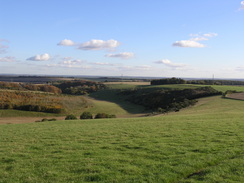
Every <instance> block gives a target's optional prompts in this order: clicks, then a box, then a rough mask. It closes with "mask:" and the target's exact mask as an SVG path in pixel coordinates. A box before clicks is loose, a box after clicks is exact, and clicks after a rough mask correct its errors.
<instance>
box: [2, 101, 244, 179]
mask: <svg viewBox="0 0 244 183" xmlns="http://www.w3.org/2000/svg"><path fill="white" fill-rule="evenodd" d="M212 101H214V102H212ZM225 101H227V102H228V103H227V104H226V105H225ZM216 103H218V104H216ZM232 106H236V108H232ZM216 107H218V108H217V109H215V110H214V111H213V110H211V109H213V108H216ZM243 107H244V103H243V102H242V101H235V100H225V99H221V98H220V97H210V98H205V99H203V101H200V103H199V105H197V106H194V107H191V108H189V109H185V110H183V111H182V112H179V113H174V115H165V116H160V117H148V118H134V119H109V120H107V119H106V120H103V119H102V120H86V121H59V122H46V123H33V124H21V125H1V126H0V139H1V141H0V182H7V183H13V182H25V183H26V182H30V183H31V182H77V183H78V182H160V183H161V182H182V183H183V182H187V183H189V182H194V183H195V182H221V183H222V182H238V183H239V182H244V178H243V171H244V167H243V165H244V158H243V151H244V148H243V147H244V143H243V142H244V139H243V131H244V124H243V117H244V112H243V110H241V109H243ZM208 108H210V109H208ZM191 111H193V112H191ZM203 111H204V113H203ZM224 111H225V113H223V112H224Z"/></svg>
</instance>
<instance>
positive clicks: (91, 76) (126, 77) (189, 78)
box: [0, 73, 244, 81]
mask: <svg viewBox="0 0 244 183" xmlns="http://www.w3.org/2000/svg"><path fill="white" fill-rule="evenodd" d="M3 76H4V77H11V76H13V77H19V76H27V77H64V78H65V77H67V78H69V77H76V78H119V79H122V78H124V79H160V78H162V79H164V78H173V77H174V76H173V77H153V76H109V75H107V76H106V75H50V74H2V73H0V77H3ZM174 78H181V79H185V80H204V79H205V80H233V81H244V78H215V77H214V78H213V77H211V78H210V77H209V78H198V77H174Z"/></svg>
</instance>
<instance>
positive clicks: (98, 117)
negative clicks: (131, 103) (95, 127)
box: [95, 113, 116, 119]
mask: <svg viewBox="0 0 244 183" xmlns="http://www.w3.org/2000/svg"><path fill="white" fill-rule="evenodd" d="M100 118H116V115H114V114H106V113H98V114H96V116H95V119H100Z"/></svg>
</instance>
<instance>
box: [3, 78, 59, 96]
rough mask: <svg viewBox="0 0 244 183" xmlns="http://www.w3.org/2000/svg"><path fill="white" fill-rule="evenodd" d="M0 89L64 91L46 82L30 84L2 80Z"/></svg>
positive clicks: (56, 92)
mask: <svg viewBox="0 0 244 183" xmlns="http://www.w3.org/2000/svg"><path fill="white" fill-rule="evenodd" d="M0 89H8V90H20V91H27V90H28V91H43V92H50V93H55V94H60V93H62V91H61V90H60V89H59V88H57V87H55V86H52V85H45V84H28V83H11V82H1V81H0Z"/></svg>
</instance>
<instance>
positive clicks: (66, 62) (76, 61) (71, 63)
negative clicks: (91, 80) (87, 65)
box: [61, 59, 85, 65]
mask: <svg viewBox="0 0 244 183" xmlns="http://www.w3.org/2000/svg"><path fill="white" fill-rule="evenodd" d="M84 62H85V61H82V60H79V59H77V60H65V61H63V62H61V63H62V64H66V65H77V64H81V63H84Z"/></svg>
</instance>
